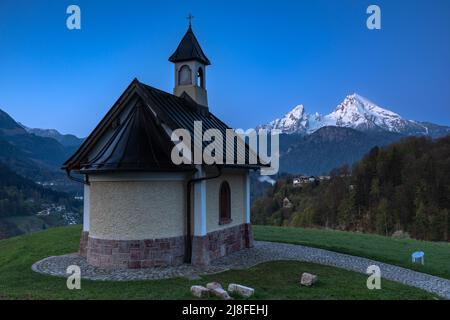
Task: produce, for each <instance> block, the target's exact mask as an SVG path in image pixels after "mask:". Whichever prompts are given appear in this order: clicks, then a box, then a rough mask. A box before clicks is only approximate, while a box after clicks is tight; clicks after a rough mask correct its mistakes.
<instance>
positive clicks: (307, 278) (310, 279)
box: [300, 272, 317, 287]
mask: <svg viewBox="0 0 450 320" xmlns="http://www.w3.org/2000/svg"><path fill="white" fill-rule="evenodd" d="M316 281H317V276H316V275H315V274H311V273H307V272H304V273H303V274H302V278H301V280H300V284H301V285H302V286H307V287H310V286H312V285H313V284H314V283H316Z"/></svg>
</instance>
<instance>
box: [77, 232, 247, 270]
mask: <svg viewBox="0 0 450 320" xmlns="http://www.w3.org/2000/svg"><path fill="white" fill-rule="evenodd" d="M250 247H253V232H252V226H251V224H241V225H238V226H234V227H230V228H225V229H222V230H218V231H214V232H210V233H208V234H207V235H205V236H203V237H197V236H194V237H193V238H192V256H191V257H192V260H191V263H192V264H194V265H200V266H201V265H208V264H209V263H210V261H211V260H213V259H216V258H219V257H223V256H226V255H229V254H230V253H233V252H236V251H239V250H242V249H244V248H250ZM185 250H186V237H184V236H180V237H172V238H163V239H148V240H105V239H97V238H92V237H90V236H89V232H83V233H82V234H81V239H80V255H81V256H84V257H86V258H87V262H88V264H90V265H92V266H95V267H100V268H130V269H137V268H152V267H164V266H175V265H180V264H183V262H184V260H185V252H186V251H185Z"/></svg>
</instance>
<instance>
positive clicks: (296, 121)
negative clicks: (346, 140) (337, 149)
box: [262, 92, 450, 136]
mask: <svg viewBox="0 0 450 320" xmlns="http://www.w3.org/2000/svg"><path fill="white" fill-rule="evenodd" d="M326 126H337V127H347V128H353V129H357V130H360V131H388V132H395V133H401V134H405V135H431V136H434V134H435V135H436V136H441V135H443V133H447V134H448V133H450V128H449V127H445V126H438V125H433V124H426V123H422V122H416V121H410V120H406V119H403V118H402V117H401V116H400V115H399V114H397V113H395V112H393V111H390V110H388V109H386V108H382V107H380V106H379V105H377V104H375V103H374V102H372V101H370V100H369V99H367V98H365V97H363V96H361V95H360V94H358V93H356V92H354V93H352V94H349V95H347V96H346V97H345V98H344V100H343V101H342V102H341V103H339V104H338V105H337V106H336V108H335V109H334V111H332V112H331V113H329V114H327V115H325V116H322V115H320V114H319V113H317V112H316V113H315V114H312V115H309V114H307V113H306V112H305V108H304V106H303V105H301V104H300V105H297V106H296V107H295V108H294V109H292V110H291V111H290V112H288V113H286V114H285V115H284V117H283V118H281V119H276V120H274V121H272V122H271V123H269V124H268V125H266V126H262V127H264V128H267V129H278V130H281V132H283V133H297V134H311V133H313V132H315V131H317V130H318V129H320V128H322V127H326ZM433 132H434V134H433Z"/></svg>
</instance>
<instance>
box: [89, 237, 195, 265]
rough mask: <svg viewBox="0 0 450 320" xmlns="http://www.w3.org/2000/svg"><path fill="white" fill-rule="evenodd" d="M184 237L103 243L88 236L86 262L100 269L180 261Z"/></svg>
mask: <svg viewBox="0 0 450 320" xmlns="http://www.w3.org/2000/svg"><path fill="white" fill-rule="evenodd" d="M185 245H186V241H185V237H184V236H181V237H172V238H163V239H148V240H104V239H96V238H92V237H89V240H88V249H87V262H88V263H89V264H90V265H92V266H95V267H100V268H130V269H137V268H152V267H164V266H174V265H180V264H182V263H183V262H184V255H185Z"/></svg>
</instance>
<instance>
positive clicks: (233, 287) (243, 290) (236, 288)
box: [228, 283, 255, 298]
mask: <svg viewBox="0 0 450 320" xmlns="http://www.w3.org/2000/svg"><path fill="white" fill-rule="evenodd" d="M228 292H229V293H236V294H238V295H240V296H242V297H244V298H250V297H251V296H252V295H254V294H255V289H253V288H250V287H246V286H243V285H240V284H237V283H230V284H229V285H228Z"/></svg>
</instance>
